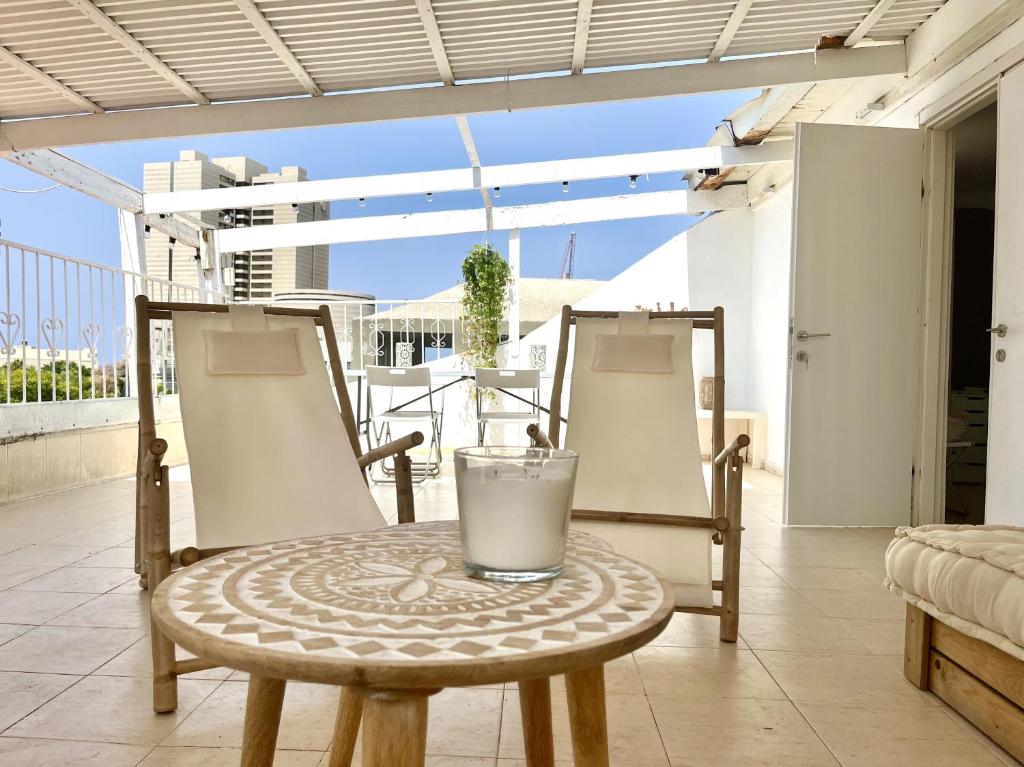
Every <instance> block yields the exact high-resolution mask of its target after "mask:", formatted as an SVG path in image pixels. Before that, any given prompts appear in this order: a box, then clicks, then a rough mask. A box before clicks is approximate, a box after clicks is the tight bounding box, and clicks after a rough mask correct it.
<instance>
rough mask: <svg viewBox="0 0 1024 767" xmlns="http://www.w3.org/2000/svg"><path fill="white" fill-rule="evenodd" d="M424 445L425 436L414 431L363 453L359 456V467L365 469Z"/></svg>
mask: <svg viewBox="0 0 1024 767" xmlns="http://www.w3.org/2000/svg"><path fill="white" fill-rule="evenodd" d="M422 444H423V435H422V434H421V433H420V432H418V431H414V432H413V433H412V434H406V435H405V436H404V437H399V438H398V439H396V440H393V441H391V442H388V443H387V444H386V445H379V446H377V447H375V448H374V449H373V450H368V451H367V452H365V453H363V454H362V455H361V456H359V467H360V468H362V469H365V468H366V467H367V466H369V465H370V464H371V463H375V462H376V461H380V460H382V459H384V458H389V457H390V456H393V455H396V454H398V453H404V452H405V451H406V450H412V449H413V448H414V447H416V446H417V445H422Z"/></svg>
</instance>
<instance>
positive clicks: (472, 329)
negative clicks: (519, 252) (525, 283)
mask: <svg viewBox="0 0 1024 767" xmlns="http://www.w3.org/2000/svg"><path fill="white" fill-rule="evenodd" d="M462 278H463V280H464V281H465V282H464V285H463V293H462V319H463V323H464V331H465V335H466V350H465V352H463V356H464V357H465V359H466V361H467V362H469V363H470V364H471V365H473V366H475V367H497V364H498V359H497V353H498V340H499V337H500V332H501V318H502V315H503V313H504V308H505V294H506V292H507V291H508V286H509V283H510V282H511V272H510V270H509V267H508V264H507V263H506V262H505V259H503V258H502V257H501V254H500V253H498V251H496V250H495V249H494V248H492V247H491V245H490V243H484V244H481V245H475V246H474V247H473V249H472V250H470V251H469V255H467V256H466V258H465V259H464V260H463V262H462Z"/></svg>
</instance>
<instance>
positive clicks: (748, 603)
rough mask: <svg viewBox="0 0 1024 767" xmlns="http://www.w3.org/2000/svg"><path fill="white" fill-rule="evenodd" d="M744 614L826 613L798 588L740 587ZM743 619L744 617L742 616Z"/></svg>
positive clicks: (791, 614)
mask: <svg viewBox="0 0 1024 767" xmlns="http://www.w3.org/2000/svg"><path fill="white" fill-rule="evenodd" d="M740 613H741V616H742V615H790V616H805V615H816V616H819V617H821V616H823V615H824V613H823V612H822V611H821V610H820V609H819V608H818V607H816V606H815V605H814V604H812V603H811V602H810V601H809V600H808V599H807V598H806V597H804V595H803V594H801V593H800V592H799V591H797V590H796V589H792V588H785V589H762V588H748V587H746V586H741V587H740ZM741 619H742V618H741Z"/></svg>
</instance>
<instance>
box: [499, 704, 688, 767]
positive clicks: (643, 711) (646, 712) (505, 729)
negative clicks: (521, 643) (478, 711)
mask: <svg viewBox="0 0 1024 767" xmlns="http://www.w3.org/2000/svg"><path fill="white" fill-rule="evenodd" d="M606 699H607V712H608V753H609V758H610V760H611V763H612V764H616V765H617V764H632V765H636V767H639V766H640V765H644V767H661V766H662V765H664V766H666V767H667V765H668V757H667V756H666V755H665V749H664V747H663V746H662V744H661V738H660V737H659V736H658V728H657V725H656V724H655V722H654V715H653V714H652V713H651V709H650V706H649V705H648V703H647V699H646V698H644V697H643V696H642V695H616V694H612V693H609V694H608V695H607V696H606ZM551 713H552V717H551V718H552V725H553V730H554V739H555V758H556V759H558V760H565V761H571V760H572V736H571V734H570V731H569V714H568V709H567V704H566V701H565V696H564V695H562V694H557V693H556V694H554V695H552V699H551ZM498 756H499V757H502V758H509V759H523V758H524V752H523V720H522V716H521V714H520V712H519V695H518V693H515V692H507V693H506V694H505V707H504V712H503V714H502V717H501V744H500V747H499V750H498Z"/></svg>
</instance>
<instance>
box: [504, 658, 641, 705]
mask: <svg viewBox="0 0 1024 767" xmlns="http://www.w3.org/2000/svg"><path fill="white" fill-rule="evenodd" d="M509 687H510V688H514V685H511V684H510V685H509ZM551 689H552V690H556V691H558V692H565V677H564V676H555V677H552V678H551ZM604 689H605V691H606V692H620V693H624V694H626V695H643V694H644V685H643V682H641V681H640V670H639V669H638V668H637V666H636V661H635V660H633V656H632V655H626V656H624V657H622V658H616V659H615V660H613V661H611V662H609V663H606V664H604Z"/></svg>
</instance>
